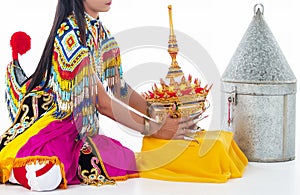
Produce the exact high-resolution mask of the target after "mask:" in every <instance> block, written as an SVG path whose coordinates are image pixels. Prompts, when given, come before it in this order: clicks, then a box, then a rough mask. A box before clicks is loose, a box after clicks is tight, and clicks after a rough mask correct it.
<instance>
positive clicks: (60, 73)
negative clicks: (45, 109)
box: [52, 23, 91, 118]
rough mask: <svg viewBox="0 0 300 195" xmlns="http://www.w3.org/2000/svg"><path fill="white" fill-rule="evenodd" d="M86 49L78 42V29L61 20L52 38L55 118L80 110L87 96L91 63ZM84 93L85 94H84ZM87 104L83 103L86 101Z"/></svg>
mask: <svg viewBox="0 0 300 195" xmlns="http://www.w3.org/2000/svg"><path fill="white" fill-rule="evenodd" d="M88 56H89V55H88V49H87V48H86V47H84V46H83V45H81V44H80V40H79V30H77V29H71V26H70V25H68V23H63V24H62V25H61V28H60V29H59V30H58V33H57V36H56V38H55V41H54V55H53V60H52V63H53V69H54V70H53V71H52V72H53V90H54V91H55V94H56V102H57V105H58V109H57V112H56V114H57V117H58V118H59V117H64V116H66V115H69V114H70V113H72V112H73V113H74V111H76V113H79V112H80V111H81V110H80V111H79V110H78V109H82V107H81V108H80V105H81V106H82V104H83V102H84V101H85V100H86V99H88V98H89V97H88V96H89V94H88V89H89V85H91V81H90V79H89V76H90V75H89V74H90V70H89V68H90V62H89V57H88ZM85 92H86V93H85ZM85 103H86V102H85Z"/></svg>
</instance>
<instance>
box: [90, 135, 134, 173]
mask: <svg viewBox="0 0 300 195" xmlns="http://www.w3.org/2000/svg"><path fill="white" fill-rule="evenodd" d="M92 139H93V141H94V143H95V145H96V147H97V148H98V151H99V153H100V156H101V158H102V160H103V163H104V166H105V168H106V171H107V173H108V175H109V176H111V177H118V176H126V175H128V174H133V173H137V171H136V170H137V168H136V161H135V156H134V153H133V151H131V150H130V149H128V148H126V147H124V146H122V144H121V143H120V142H119V141H117V140H115V139H112V138H109V137H107V136H105V135H96V136H94V137H93V138H92Z"/></svg>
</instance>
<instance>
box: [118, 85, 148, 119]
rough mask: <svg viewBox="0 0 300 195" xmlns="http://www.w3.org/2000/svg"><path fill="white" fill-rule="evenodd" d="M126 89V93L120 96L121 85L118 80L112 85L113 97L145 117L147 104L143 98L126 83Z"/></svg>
mask: <svg viewBox="0 0 300 195" xmlns="http://www.w3.org/2000/svg"><path fill="white" fill-rule="evenodd" d="M126 87H127V93H126V95H123V96H121V94H120V90H121V85H120V80H119V81H118V82H117V83H116V84H115V85H114V96H115V97H116V98H117V99H118V100H120V101H122V102H124V103H125V104H127V105H128V106H130V107H132V108H134V109H135V110H137V111H139V112H140V113H142V114H144V115H147V107H148V106H147V102H146V100H145V98H144V97H143V96H142V95H141V94H139V93H137V92H136V91H135V90H134V89H132V87H130V85H128V84H127V83H126Z"/></svg>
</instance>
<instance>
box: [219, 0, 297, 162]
mask: <svg viewBox="0 0 300 195" xmlns="http://www.w3.org/2000/svg"><path fill="white" fill-rule="evenodd" d="M254 10H255V15H254V17H253V19H252V21H251V23H250V25H249V27H248V29H247V31H246V33H245V34H244V36H243V38H242V40H241V42H240V44H239V46H238V48H237V50H236V51H235V53H234V55H233V57H232V58H231V60H230V62H229V65H228V66H227V68H226V69H225V72H224V73H223V75H222V84H223V87H222V93H224V99H223V102H224V104H225V107H226V108H227V109H225V110H224V115H223V116H224V122H223V128H224V129H227V130H228V131H233V132H234V134H235V140H236V142H237V144H238V145H239V146H240V148H241V149H242V150H243V152H244V153H245V154H246V156H247V157H248V159H249V161H257V162H277V161H288V160H293V159H294V158H295V112H296V111H295V107H296V106H295V104H296V89H297V86H296V85H297V84H296V77H295V75H294V73H293V72H292V70H291V68H290V66H289V64H288V62H287V60H286V59H285V57H284V55H283V53H282V51H281V49H280V47H279V45H278V43H277V42H276V40H275V38H274V36H273V34H272V32H271V30H270V29H269V27H268V25H267V23H266V22H265V21H264V17H263V6H262V5H261V4H257V5H255V7H254Z"/></svg>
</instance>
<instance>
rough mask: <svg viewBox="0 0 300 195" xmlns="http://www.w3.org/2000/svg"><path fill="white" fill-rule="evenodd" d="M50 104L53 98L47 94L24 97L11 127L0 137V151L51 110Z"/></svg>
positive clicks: (32, 94) (40, 93) (41, 93)
mask: <svg viewBox="0 0 300 195" xmlns="http://www.w3.org/2000/svg"><path fill="white" fill-rule="evenodd" d="M52 104H53V96H52V95H51V94H49V93H45V92H39V93H31V94H29V95H27V96H25V98H24V99H23V102H22V103H21V104H20V109H19V112H18V113H17V116H16V119H15V121H14V123H13V125H12V126H11V127H10V128H9V129H8V130H7V131H6V132H4V134H3V135H1V136H0V151H1V150H2V148H3V147H5V146H6V145H7V144H8V143H9V142H11V141H12V140H14V139H15V138H16V137H17V136H19V135H21V134H22V133H23V132H25V131H26V129H28V128H29V127H30V126H31V125H32V124H33V123H34V122H35V121H36V120H38V119H39V118H40V117H41V116H43V114H44V113H46V111H48V110H49V109H51V107H52Z"/></svg>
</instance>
